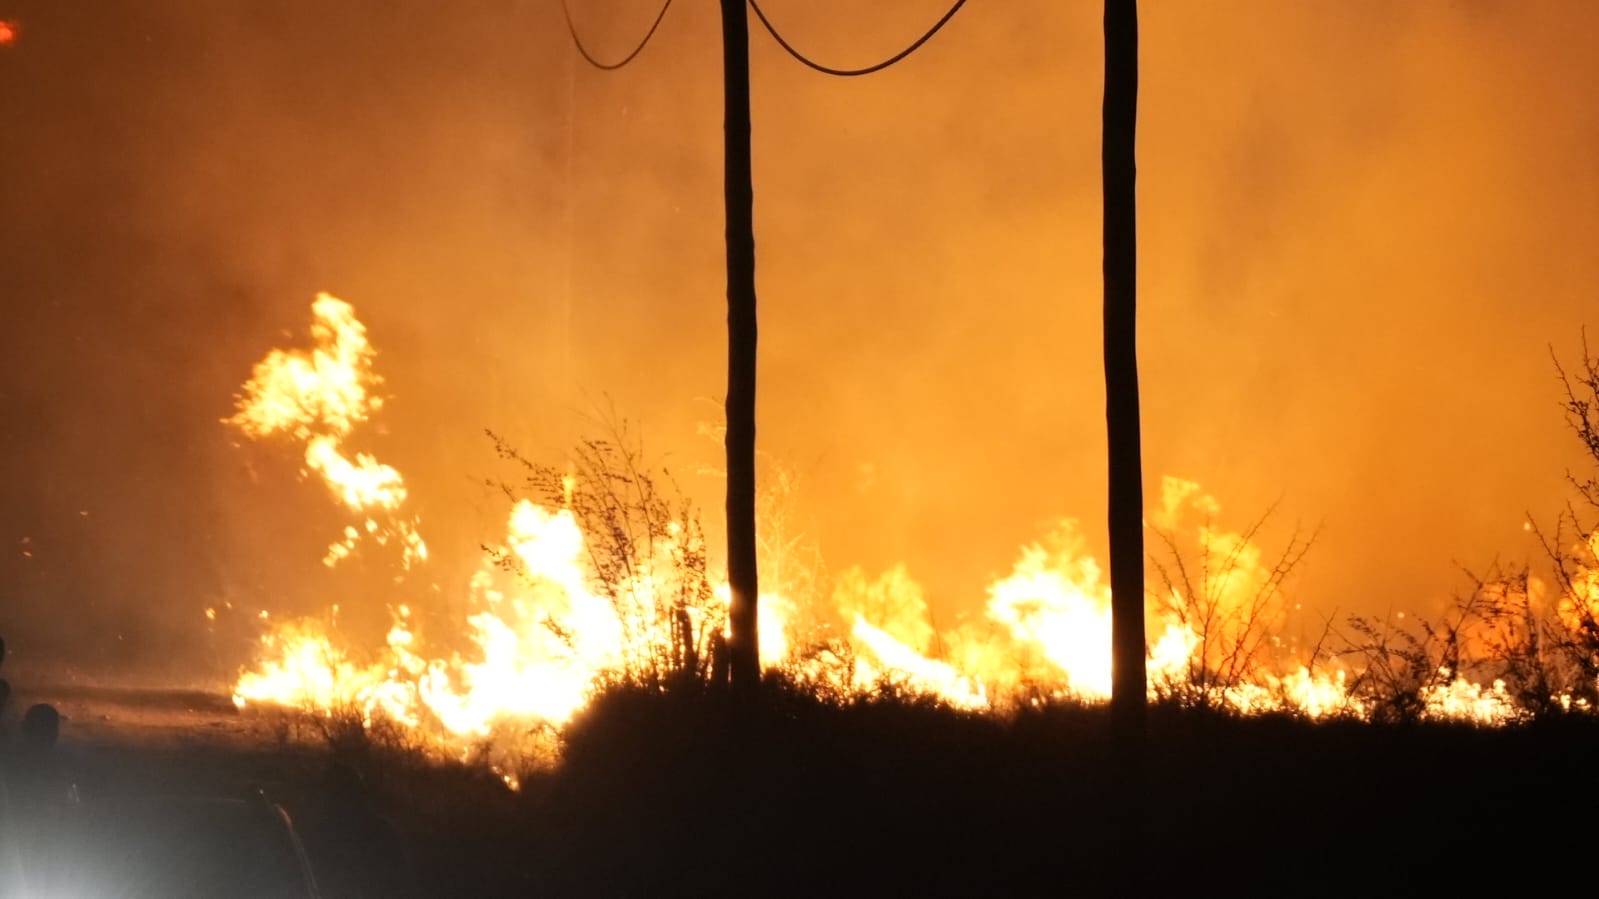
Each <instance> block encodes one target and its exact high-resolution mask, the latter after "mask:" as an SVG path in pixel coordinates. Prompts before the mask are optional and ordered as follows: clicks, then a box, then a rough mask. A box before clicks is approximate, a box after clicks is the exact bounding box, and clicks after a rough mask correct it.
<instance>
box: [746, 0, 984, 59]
mask: <svg viewBox="0 0 1599 899" xmlns="http://www.w3.org/2000/svg"><path fill="white" fill-rule="evenodd" d="M749 4H750V9H753V10H755V17H756V18H757V19H760V20H761V24H762V25H765V26H766V33H767V34H770V35H771V36H772V40H774V41H777V44H778V46H780V47H782V48H783V49H784V50H787V51H788V55H789V56H792V57H794V58H795V59H796V60H798V61H799V62H801V63H803V64H804V65H805V66H807V67H809V68H812V69H815V70H816V71H818V72H821V73H822V74H824V75H837V76H838V77H840V78H854V77H855V76H857V75H870V74H872V73H873V72H881V71H882V70H884V69H886V68H888V67H889V66H891V65H893V64H894V63H896V62H899V61H900V60H902V59H904V58H905V57H907V56H909V55H911V54H912V53H915V52H916V51H917V50H918V49H920V48H921V46H922V45H923V44H925V43H927V42H928V41H930V40H932V38H933V35H935V34H937V33H938V32H939V30H940V29H942V28H943V27H944V25H945V23H947V22H948V21H949V20H950V19H953V18H955V14H956V13H958V12H960V9H961V7H963V6H965V5H966V0H955V5H954V6H951V7H950V8H949V11H948V12H946V13H944V15H943V17H942V18H940V19H939V20H938V21H937V22H934V23H933V27H932V28H929V29H927V33H926V34H924V35H922V36H921V37H919V38H917V39H916V42H915V43H913V44H911V45H910V46H909V47H906V48H905V49H903V50H901V51H899V52H898V53H896V54H894V55H893V56H890V57H889V58H887V59H885V60H883V61H882V62H880V63H878V64H876V65H872V66H866V67H865V68H861V69H835V68H833V67H832V66H824V65H822V64H821V63H819V62H816V61H815V60H813V59H811V58H810V57H808V56H806V55H805V54H803V53H801V52H799V51H798V50H796V49H794V45H792V44H790V43H789V42H788V41H785V40H783V36H782V35H781V34H778V33H777V29H776V28H775V27H773V25H772V22H771V20H770V19H767V18H766V13H764V12H762V11H761V5H760V4H759V3H757V2H755V0H749Z"/></svg>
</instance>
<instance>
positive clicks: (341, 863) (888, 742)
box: [60, 692, 1599, 897]
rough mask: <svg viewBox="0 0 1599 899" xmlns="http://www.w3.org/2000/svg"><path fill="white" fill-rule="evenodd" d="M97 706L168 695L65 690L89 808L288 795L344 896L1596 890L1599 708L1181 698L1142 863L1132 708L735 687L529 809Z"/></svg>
mask: <svg viewBox="0 0 1599 899" xmlns="http://www.w3.org/2000/svg"><path fill="white" fill-rule="evenodd" d="M96 701H98V702H101V703H102V704H105V703H110V704H111V705H115V706H117V707H118V708H124V709H125V708H126V707H130V706H137V705H138V703H135V702H132V701H131V700H127V699H118V698H117V697H111V698H109V699H108V698H105V697H100V698H99V699H98V700H96V699H95V697H92V696H91V697H88V698H87V699H85V698H84V697H81V696H80V697H78V698H77V699H76V700H74V699H73V698H72V697H67V698H66V699H64V700H62V702H63V710H64V711H66V712H67V714H68V721H67V722H66V723H65V724H64V726H63V730H62V742H61V746H60V750H61V752H62V754H63V758H64V759H66V760H67V762H68V764H70V765H71V766H72V769H73V771H74V778H75V780H77V781H81V788H82V795H83V796H84V797H85V798H86V799H87V800H95V801H103V800H107V799H116V798H119V797H121V798H125V797H134V796H150V795H161V796H169V797H170V796H181V795H189V796H220V795H244V794H246V793H249V792H252V791H253V790H255V789H256V788H259V789H260V790H262V791H264V792H265V793H266V794H267V795H268V796H270V797H271V798H272V799H273V800H275V801H276V802H278V803H280V804H281V805H282V806H283V808H285V809H286V810H287V811H288V813H289V815H290V817H291V818H292V819H293V822H294V827H295V828H296V830H297V831H298V832H299V834H300V835H301V837H302V838H303V840H304V844H305V848H306V850H307V854H308V856H309V857H310V859H311V862H312V865H313V868H314V870H315V871H316V874H317V877H318V878H319V880H320V882H321V886H322V889H323V892H324V895H328V896H340V895H366V896H451V897H454V896H534V895H538V896H586V895H602V896H676V895H690V896H707V895H726V896H761V895H961V896H982V895H1071V894H1087V895H1098V894H1120V895H1141V894H1160V895H1172V894H1178V893H1182V894H1191V895H1214V894H1229V895H1238V894H1247V895H1263V894H1271V895H1373V894H1390V893H1393V892H1396V891H1400V890H1408V889H1416V890H1419V891H1422V892H1424V893H1425V894H1428V895H1431V894H1433V893H1435V892H1437V891H1439V890H1444V889H1461V888H1464V889H1466V890H1469V891H1470V892H1471V893H1473V894H1475V893H1481V892H1483V891H1484V890H1487V889H1490V888H1493V887H1497V886H1505V887H1509V888H1514V889H1516V890H1517V891H1518V892H1522V891H1529V890H1549V891H1552V890H1554V889H1559V890H1560V891H1561V892H1562V893H1564V892H1568V891H1575V892H1576V893H1578V894H1581V893H1585V892H1587V891H1589V890H1591V888H1592V884H1593V882H1594V878H1595V876H1596V873H1595V871H1594V862H1593V858H1594V857H1595V855H1594V852H1595V848H1596V843H1599V840H1596V835H1595V827H1594V824H1593V823H1592V822H1593V820H1594V811H1595V809H1596V807H1599V797H1596V791H1595V787H1596V785H1599V726H1596V724H1595V722H1594V721H1592V720H1590V719H1570V720H1564V721H1558V722H1549V723H1545V724H1541V725H1538V726H1536V727H1525V728H1518V729H1512V730H1502V731H1482V730H1475V729H1471V728H1466V727H1444V726H1421V727H1376V726H1371V725H1360V724H1343V723H1340V724H1332V725H1312V724H1308V723H1305V722H1300V721H1293V720H1286V719H1282V720H1274V719H1253V720H1247V721H1239V720H1234V719H1230V718H1226V717H1221V716H1215V715H1208V714H1202V713H1196V712H1191V711H1188V712H1185V711H1179V710H1173V709H1156V710H1155V711H1154V714H1153V717H1152V720H1151V730H1150V739H1151V757H1150V764H1149V768H1148V781H1147V790H1146V793H1145V796H1144V797H1143V809H1142V811H1141V813H1140V814H1139V816H1138V818H1139V820H1141V821H1142V822H1144V825H1145V827H1144V847H1143V852H1142V857H1141V858H1137V859H1129V855H1128V853H1127V852H1126V850H1125V849H1124V847H1122V846H1120V845H1118V843H1117V841H1116V839H1115V836H1114V833H1113V828H1112V827H1111V826H1110V825H1111V822H1112V821H1113V815H1112V811H1113V806H1112V798H1113V797H1112V793H1111V787H1110V778H1109V771H1110V770H1111V766H1110V761H1111V760H1110V756H1109V751H1108V745H1107V741H1106V734H1105V724H1106V722H1105V720H1104V716H1103V712H1102V710H1093V709H1086V710H1085V709H1081V708H1074V707H1052V708H1048V709H1042V710H1038V711H1034V712H1029V713H1026V714H1022V715H1020V716H1017V717H1014V718H1011V719H1009V720H998V719H994V718H985V717H978V716H969V715H961V714H957V713H953V712H949V711H946V710H941V709H937V708H933V707H930V706H927V705H922V704H918V703H916V702H912V701H881V702H871V703H864V704H859V705H855V706H852V707H848V708H836V707H830V706H824V705H821V704H818V703H816V702H814V701H812V700H808V699H805V698H803V697H799V696H794V695H790V694H786V693H782V692H776V693H774V694H772V695H769V696H768V697H766V699H765V701H764V702H763V703H762V705H761V707H760V708H759V710H758V711H757V712H756V713H754V714H753V715H748V716H736V715H734V714H732V710H731V709H730V708H729V707H728V706H727V704H726V703H725V702H724V701H723V699H722V698H721V697H717V696H708V695H673V696H662V695H658V694H646V693H632V692H621V693H616V694H613V695H611V696H608V697H606V698H605V699H604V700H603V701H601V702H599V703H597V704H596V706H595V707H594V708H593V710H592V711H591V712H590V713H589V714H588V715H587V716H586V717H585V718H584V719H582V720H581V721H579V722H578V723H577V724H575V725H574V726H573V727H572V728H571V729H570V731H569V736H568V743H567V747H566V760H565V763H564V764H563V765H562V767H560V768H559V769H558V770H556V771H553V772H549V773H546V774H540V775H528V776H527V777H526V778H525V779H524V782H523V784H522V789H521V790H520V792H517V793H512V792H510V791H509V790H507V789H505V787H504V786H503V785H502V784H501V783H500V781H499V780H498V778H496V777H495V776H493V775H492V774H489V773H487V772H484V771H482V770H480V769H475V768H470V767H464V766H439V765H435V764H427V763H424V762H423V761H421V760H420V759H419V758H418V757H417V756H416V755H415V754H413V753H410V752H407V751H406V750H404V749H403V748H402V747H400V746H398V745H394V744H391V743H388V742H386V741H385V740H383V739H381V738H363V737H361V736H358V735H351V734H348V733H346V734H343V735H341V736H336V737H335V739H333V740H332V741H331V743H330V742H328V741H325V740H320V739H297V738H296V736H299V737H306V735H304V734H298V735H296V734H291V733H289V732H288V731H286V730H285V727H284V725H283V724H282V722H281V721H279V722H276V723H272V722H270V721H269V720H268V719H265V718H252V717H251V716H249V715H243V716H241V715H235V714H233V713H232V712H231V710H230V707H228V706H226V705H225V704H222V703H219V702H218V701H217V700H216V699H215V697H209V698H207V697H205V696H203V695H199V694H195V695H190V694H173V695H169V696H156V697H154V698H151V697H149V696H146V697H145V699H144V700H143V703H144V706H145V710H146V712H148V714H146V715H144V718H143V719H141V717H140V715H138V714H134V715H131V716H127V717H128V718H129V723H127V724H126V725H125V726H124V727H123V728H122V731H123V733H121V734H119V732H118V730H117V728H116V727H115V726H114V725H115V723H116V716H115V715H112V714H109V713H98V714H97V713H96V712H94V711H93V710H94V709H95V708H96V706H95V704H94V703H95V702H96ZM74 702H77V705H74V704H73V703H74ZM74 708H79V709H82V710H84V711H81V712H80V714H79V715H78V716H77V717H74V716H73V709H74ZM180 712H181V713H180ZM123 714H124V715H126V712H125V711H124V713H123ZM163 716H165V717H163ZM144 719H149V720H148V721H145V723H144V724H143V725H140V724H139V721H141V720H144ZM149 721H157V722H164V723H161V724H149ZM207 722H210V723H207ZM351 771H354V772H355V773H357V774H358V775H359V778H360V780H361V781H362V783H354V782H352V781H351V780H350V779H349V778H348V777H347V776H346V775H347V774H348V773H349V772H351ZM1128 861H1132V862H1133V863H1132V864H1127V862H1128ZM243 894H244V893H243V892H242V891H241V893H240V895H243Z"/></svg>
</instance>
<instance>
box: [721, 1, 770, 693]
mask: <svg viewBox="0 0 1599 899" xmlns="http://www.w3.org/2000/svg"><path fill="white" fill-rule="evenodd" d="M745 2H746V0H722V100H723V130H724V139H725V144H724V156H725V158H724V167H723V172H724V174H723V178H724V193H725V198H726V214H727V437H726V441H727V579H728V583H729V585H730V586H731V587H732V592H733V600H732V604H731V606H730V607H729V609H728V635H729V636H728V655H729V659H728V662H729V667H730V669H731V670H730V672H729V673H730V676H731V679H732V683H733V690H734V692H735V693H737V694H740V695H743V696H746V697H748V696H750V695H753V694H754V692H755V689H756V687H758V686H759V685H760V679H761V662H760V640H759V639H758V635H757V631H756V627H757V615H756V610H757V605H758V603H759V598H760V583H759V579H758V574H757V570H756V563H755V343H756V319H755V221H754V215H755V191H754V187H753V184H752V175H751V171H750V168H751V166H750V39H749V14H748V12H747V9H746V7H745Z"/></svg>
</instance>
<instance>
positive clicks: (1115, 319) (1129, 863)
mask: <svg viewBox="0 0 1599 899" xmlns="http://www.w3.org/2000/svg"><path fill="white" fill-rule="evenodd" d="M1104 104H1105V105H1104V109H1103V115H1104V119H1103V132H1102V135H1101V149H1100V154H1101V155H1100V162H1101V166H1102V169H1101V174H1102V177H1103V181H1104V191H1105V195H1104V215H1105V219H1104V228H1105V232H1104V241H1105V310H1104V316H1105V324H1104V329H1105V334H1104V340H1105V432H1106V445H1107V449H1108V456H1109V485H1110V489H1109V505H1110V514H1109V525H1110V590H1111V659H1112V662H1111V665H1112V675H1111V698H1110V717H1111V746H1112V752H1113V753H1115V759H1114V761H1113V763H1112V764H1113V766H1114V769H1115V770H1114V771H1113V778H1114V787H1115V793H1114V796H1113V797H1112V801H1113V802H1114V803H1115V804H1116V808H1114V809H1113V810H1112V812H1111V814H1112V817H1113V819H1114V821H1115V826H1116V829H1117V841H1118V843H1120V846H1119V847H1118V848H1119V849H1120V852H1119V853H1118V858H1117V861H1116V864H1115V872H1116V874H1115V875H1114V876H1113V880H1112V882H1113V883H1115V882H1118V881H1120V886H1121V887H1122V888H1123V889H1130V888H1131V891H1132V892H1137V890H1136V888H1135V887H1136V884H1137V880H1136V878H1137V877H1138V876H1139V868H1138V859H1137V856H1138V852H1139V848H1140V847H1141V845H1142V839H1141V825H1142V818H1143V807H1144V802H1143V793H1144V756H1145V751H1144V742H1145V719H1146V717H1147V715H1146V713H1147V707H1148V702H1149V700H1148V694H1147V692H1146V691H1147V686H1146V684H1145V671H1144V657H1145V653H1146V649H1145V637H1144V522H1143V517H1144V511H1143V510H1144V483H1143V461H1142V452H1143V449H1142V445H1141V444H1142V440H1141V434H1140V427H1139V404H1138V227H1137V225H1138V217H1137V191H1136V189H1135V188H1136V183H1137V173H1138V170H1137V155H1136V152H1135V150H1136V142H1135V140H1134V137H1135V133H1136V129H1137V123H1138V3H1137V0H1105V101H1104ZM1122 874H1125V875H1126V876H1127V878H1128V879H1127V880H1121V875H1122Z"/></svg>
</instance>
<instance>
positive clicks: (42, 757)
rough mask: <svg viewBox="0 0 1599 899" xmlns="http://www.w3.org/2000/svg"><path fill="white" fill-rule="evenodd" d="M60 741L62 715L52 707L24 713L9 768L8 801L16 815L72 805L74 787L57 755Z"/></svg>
mask: <svg viewBox="0 0 1599 899" xmlns="http://www.w3.org/2000/svg"><path fill="white" fill-rule="evenodd" d="M60 737H61V713H60V712H58V711H56V707H55V706H53V705H50V704H49V703H46V702H40V703H35V704H34V705H31V706H29V707H28V710H27V711H26V712H24V713H23V715H22V726H21V728H20V729H19V731H18V733H17V743H16V746H15V748H14V749H13V751H12V754H11V762H12V763H11V764H10V765H9V766H8V769H9V771H8V773H9V774H10V775H11V778H10V780H9V785H10V787H11V799H12V803H13V805H14V806H15V807H16V808H17V809H18V810H19V812H21V813H23V814H29V815H40V814H47V813H50V812H51V811H53V810H54V809H55V808H57V807H59V806H62V805H65V804H66V803H68V802H70V801H72V799H73V797H74V794H75V792H76V787H75V785H74V784H73V782H72V778H71V776H70V773H69V771H68V768H67V765H66V762H65V760H64V759H62V758H61V754H60V753H59V752H57V751H56V742H57V741H58V740H59V739H60Z"/></svg>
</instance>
